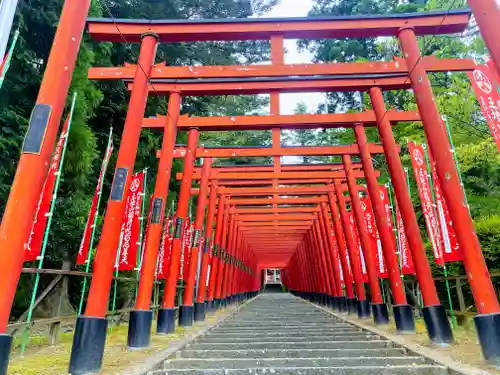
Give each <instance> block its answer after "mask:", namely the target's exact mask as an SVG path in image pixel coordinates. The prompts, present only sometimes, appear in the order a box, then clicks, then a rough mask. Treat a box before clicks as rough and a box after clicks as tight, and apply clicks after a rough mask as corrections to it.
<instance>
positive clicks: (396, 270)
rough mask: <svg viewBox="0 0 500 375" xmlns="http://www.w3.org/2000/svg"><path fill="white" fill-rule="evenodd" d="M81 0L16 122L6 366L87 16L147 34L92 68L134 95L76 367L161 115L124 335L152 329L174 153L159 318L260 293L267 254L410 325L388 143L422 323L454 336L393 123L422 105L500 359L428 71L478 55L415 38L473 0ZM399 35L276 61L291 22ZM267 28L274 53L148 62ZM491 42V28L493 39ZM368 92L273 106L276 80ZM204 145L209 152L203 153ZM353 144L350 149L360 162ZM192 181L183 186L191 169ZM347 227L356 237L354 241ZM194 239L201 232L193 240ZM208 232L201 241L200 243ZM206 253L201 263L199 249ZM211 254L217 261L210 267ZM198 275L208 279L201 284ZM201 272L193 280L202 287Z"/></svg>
mask: <svg viewBox="0 0 500 375" xmlns="http://www.w3.org/2000/svg"><path fill="white" fill-rule="evenodd" d="M88 6H89V1H84V0H78V1H73V0H67V1H66V3H65V6H64V8H63V12H62V16H61V20H60V25H59V27H58V31H57V33H56V36H55V42H54V46H53V49H52V52H51V57H50V59H49V62H48V65H47V70H46V72H45V76H44V80H43V82H42V86H41V89H40V94H39V97H38V101H37V105H36V107H35V109H34V111H33V116H32V119H31V122H30V127H29V130H28V133H27V135H26V140H25V145H24V149H23V153H22V155H21V158H20V161H19V166H18V170H17V174H16V177H15V180H14V183H13V185H12V190H11V193H10V196H9V200H8V203H7V207H6V210H5V214H4V217H3V220H2V225H1V228H0V249H1V252H0V275H2V276H1V283H0V370H2V371H0V375H4V374H5V373H6V369H7V363H8V359H9V356H10V351H11V344H12V337H11V336H9V335H7V334H5V332H6V326H7V323H8V321H9V314H10V308H11V306H12V301H13V297H14V294H15V291H16V287H17V282H18V279H19V275H20V272H21V267H22V262H23V244H24V242H25V238H26V237H27V235H28V234H29V231H30V225H31V223H32V221H33V220H32V219H33V216H34V212H35V207H36V204H37V200H38V197H39V196H40V191H41V189H42V185H43V182H44V179H45V176H46V173H47V168H48V164H49V160H50V157H51V154H52V151H53V148H54V143H55V139H56V135H57V131H58V128H59V123H60V120H61V117H62V111H63V107H64V102H65V99H66V96H67V93H68V87H69V84H70V81H71V75H72V71H73V68H74V65H75V61H76V56H77V52H78V49H79V44H80V41H81V35H82V33H83V30H84V27H85V25H86V27H87V28H88V33H89V35H90V37H92V38H93V39H95V40H96V41H100V42H106V41H112V42H126V43H140V54H139V58H138V61H137V62H136V63H137V65H127V66H125V67H113V68H109V67H107V68H104V67H94V68H91V69H90V71H89V79H93V80H118V79H119V80H124V81H125V82H126V83H127V84H128V88H129V90H130V93H131V94H130V101H129V107H128V113H127V117H126V120H125V126H124V130H123V135H122V139H121V144H120V149H119V151H118V158H117V162H116V166H115V173H114V179H113V184H112V189H111V194H110V198H109V200H108V203H107V209H106V214H105V217H104V224H103V228H102V235H101V238H100V240H99V247H98V252H97V254H96V262H95V267H94V272H93V277H92V281H91V286H90V291H89V296H88V301H87V305H86V308H85V311H84V314H83V315H81V316H80V317H79V318H78V321H77V325H76V329H75V335H74V341H73V349H72V352H71V359H70V368H69V371H70V373H72V374H85V373H94V372H98V371H99V370H100V368H101V366H102V356H103V351H104V344H105V341H106V332H107V329H106V324H107V321H106V319H105V314H106V311H107V306H108V299H109V294H110V288H111V281H112V276H113V267H114V263H115V258H116V249H117V247H118V243H119V241H120V225H121V221H120V219H121V218H122V217H123V214H124V210H125V203H124V195H125V192H126V191H127V190H128V188H129V185H130V182H131V177H132V173H133V170H134V162H135V158H136V152H137V147H138V142H139V136H140V132H141V129H142V128H143V127H145V128H156V129H158V130H160V131H163V143H162V147H161V150H160V151H159V152H158V158H159V165H158V174H157V176H156V181H155V188H154V194H153V197H152V205H151V206H152V209H151V213H150V216H149V222H148V230H147V233H146V242H145V243H146V245H145V249H144V257H143V261H142V268H141V270H140V272H141V276H140V282H139V287H138V294H137V298H136V302H135V309H134V310H133V311H132V312H131V313H130V321H129V336H128V346H129V347H131V348H141V347H147V346H148V345H149V343H150V338H151V334H152V331H153V328H152V322H153V312H152V310H151V307H150V306H151V298H152V287H153V282H154V277H155V268H156V264H157V257H158V249H159V244H160V240H161V234H162V230H163V225H164V221H165V219H164V217H165V211H166V207H165V206H166V201H167V195H168V191H169V181H170V177H171V176H170V172H171V167H172V161H173V158H182V159H183V163H184V167H183V168H184V170H183V172H182V173H181V174H180V175H178V176H177V178H178V179H180V180H181V188H180V194H179V198H178V202H177V212H176V219H175V226H174V238H173V246H172V250H171V251H172V252H171V255H170V263H169V269H168V273H167V277H166V284H165V289H164V290H165V292H164V296H163V299H162V302H161V308H160V310H159V312H158V316H157V319H156V321H157V326H156V328H155V330H156V332H157V333H163V334H169V333H172V332H173V331H174V330H175V327H176V325H177V316H178V321H179V324H180V325H183V326H189V325H191V324H192V323H193V321H194V320H204V319H205V316H206V314H209V313H212V312H214V311H215V310H217V309H219V308H221V307H223V306H224V305H226V304H232V303H237V302H242V301H245V300H248V299H251V298H253V297H255V296H256V295H257V294H258V293H259V291H260V288H261V282H262V280H261V274H262V270H263V269H267V268H278V269H281V280H282V282H283V285H284V286H285V287H286V288H287V290H288V291H290V292H291V293H292V294H294V295H296V296H298V297H301V298H304V299H307V300H310V301H312V302H313V303H315V304H321V305H323V306H325V307H327V308H329V309H332V310H333V311H334V312H335V313H337V314H343V313H348V314H357V316H359V317H360V318H363V319H374V321H375V323H377V324H380V325H383V324H387V323H388V321H389V316H391V319H392V317H393V318H394V321H395V323H396V327H397V331H398V332H399V333H405V332H413V331H415V320H414V312H413V309H412V307H411V306H410V305H409V304H408V301H407V297H406V294H405V290H404V286H403V281H402V278H401V270H400V263H399V259H398V255H397V253H396V250H395V249H396V244H395V240H394V235H393V228H392V227H391V224H390V223H389V220H388V217H387V212H386V207H385V205H386V203H385V201H384V199H383V198H384V197H383V196H381V194H380V186H379V182H378V177H379V175H380V173H379V171H378V170H376V169H375V167H374V165H373V163H372V156H373V155H375V154H381V155H384V156H385V158H386V161H387V165H388V168H389V173H390V178H391V181H392V184H393V186H394V195H395V201H396V202H397V205H398V207H399V210H400V215H401V218H402V222H403V223H404V231H405V234H406V237H407V241H408V248H409V253H410V254H411V257H412V260H413V263H414V267H415V275H416V279H417V281H418V284H419V287H420V289H421V292H422V298H423V304H424V307H423V316H424V320H425V325H426V328H427V332H428V335H429V339H430V340H431V341H433V342H435V343H441V344H446V343H450V342H452V341H453V333H452V330H451V328H450V323H449V321H448V318H447V315H446V310H445V308H444V306H443V305H442V303H441V301H440V300H439V298H438V294H437V291H436V287H435V285H434V281H433V278H432V274H431V269H430V265H429V261H428V259H427V256H426V252H425V248H424V245H423V239H422V235H421V231H420V228H419V225H418V223H417V220H416V215H415V211H414V207H413V204H412V201H411V197H410V195H409V193H408V187H407V181H406V175H405V172H404V169H403V166H402V163H401V159H400V155H399V153H400V145H398V144H396V142H395V139H394V136H393V133H392V127H393V126H398V123H399V122H407V121H420V122H421V123H422V127H423V129H424V131H425V136H426V139H427V143H428V145H429V150H430V151H431V152H432V156H433V158H434V161H435V166H436V172H437V177H438V181H439V183H440V185H441V188H442V193H443V195H444V198H445V200H446V203H447V205H448V209H449V215H450V218H451V220H452V222H453V227H454V229H455V232H456V237H457V241H458V244H459V246H460V250H461V252H462V256H463V263H464V266H465V269H466V271H467V276H468V281H469V283H470V285H471V289H472V292H473V296H474V300H475V304H476V307H477V311H478V313H479V314H478V315H477V316H476V318H475V323H476V328H477V333H478V336H479V341H480V344H481V346H482V349H483V354H484V356H485V358H486V359H487V360H490V361H492V362H494V363H497V362H498V360H499V359H500V331H499V329H498V328H497V327H499V326H500V308H499V304H498V301H497V298H496V295H495V291H494V289H493V286H492V282H491V280H490V276H489V273H488V270H487V268H486V265H485V262H484V258H483V255H482V251H481V247H480V244H479V242H478V240H477V238H476V236H475V232H474V226H473V222H472V219H471V217H470V214H469V211H468V209H467V206H466V205H465V204H464V202H465V196H464V192H463V190H462V187H461V184H460V179H459V175H458V173H457V169H456V165H455V162H454V159H453V156H452V154H451V152H450V146H449V141H448V137H447V134H446V131H445V129H444V127H443V125H442V120H441V117H440V114H439V112H438V109H437V106H436V103H435V100H434V97H433V93H432V90H431V86H430V83H429V80H428V77H427V74H428V73H433V72H446V71H465V72H467V71H472V70H473V69H474V67H475V63H474V62H473V61H472V60H469V59H441V60H440V59H436V58H433V57H423V56H421V53H420V50H419V47H418V44H417V37H419V36H423V35H433V34H448V33H459V32H462V31H463V30H464V29H465V28H466V27H467V25H468V23H469V19H470V16H471V11H469V10H458V11H448V12H435V13H413V14H397V15H381V16H370V17H363V18H357V17H337V18H328V17H326V18H303V19H245V20H238V19H231V20H224V19H218V20H185V21H184V20H158V21H138V20H109V19H88V20H87V18H86V14H87V11H88ZM470 6H471V7H472V8H473V11H474V13H475V15H476V20H477V22H478V24H479V26H480V29H481V32H482V33H483V37H484V39H485V41H486V44H487V46H488V47H489V49H490V52H491V55H492V59H493V62H494V64H495V65H496V67H497V70H499V71H500V69H498V68H500V45H499V44H498V35H499V33H498V30H496V29H495V19H496V20H497V22H498V19H500V10H498V8H496V6H495V2H494V1H493V0H483V1H477V0H474V1H472V0H471V1H470ZM336 37H342V38H344V37H353V38H354V37H355V38H362V37H394V38H397V40H398V41H399V44H400V47H401V50H402V52H403V56H399V57H397V56H395V57H394V60H392V61H387V62H359V63H333V64H307V65H300V64H298V65H286V64H284V47H283V40H284V39H286V38H293V39H297V38H312V39H318V38H336ZM256 39H260V40H270V41H271V57H272V62H271V64H270V65H259V66H245V67H241V66H225V67H210V66H191V67H169V66H168V65H167V64H163V63H161V64H155V54H156V48H157V45H158V43H161V42H193V41H219V40H220V41H232V40H256ZM495 43H496V44H495ZM410 89H411V90H413V94H414V97H415V101H416V104H417V108H418V111H409V112H399V111H395V110H392V109H390V108H389V104H390V103H388V104H387V105H386V103H384V97H383V92H384V91H389V90H410ZM337 91H356V92H367V93H368V94H369V97H370V100H371V107H372V108H373V109H372V110H368V109H367V110H365V111H364V112H361V113H335V114H315V115H312V114H304V115H280V108H279V94H280V93H286V92H299V93H300V92H337ZM153 94H154V95H165V96H168V98H169V104H168V113H166V114H165V113H159V114H158V116H157V117H154V118H151V117H145V107H146V102H147V98H148V96H149V95H153ZM253 94H270V95H271V102H270V107H271V108H270V114H269V115H267V116H237V117H188V116H180V108H181V102H182V99H183V98H184V97H187V96H207V95H253ZM336 127H342V128H350V129H352V132H353V133H354V134H355V139H356V143H355V144H351V145H332V146H311V147H283V146H282V145H281V142H280V130H281V129H317V128H336ZM366 127H376V128H377V130H378V134H379V136H380V142H381V143H380V144H370V143H368V141H367V137H366V134H365V128H366ZM230 130H272V135H273V138H272V140H273V143H272V146H271V147H262V148H245V147H241V148H231V147H219V148H210V147H202V146H200V145H198V136H199V132H203V131H230ZM184 131H186V132H188V142H187V145H177V146H176V142H175V140H176V135H177V134H178V132H184ZM292 155H293V156H338V157H339V159H341V163H330V164H326V163H323V164H301V165H281V163H280V157H283V156H292ZM262 156H265V157H272V158H274V159H273V160H274V163H273V164H270V165H234V166H224V167H222V166H221V167H216V166H213V167H212V161H213V160H214V159H217V158H229V157H231V158H235V157H262ZM200 159H203V163H202V166H201V167H195V162H196V161H197V160H200ZM353 159H354V160H353ZM194 181H196V182H199V188H197V189H193V182H194ZM193 195H196V199H197V211H196V214H195V224H194V228H195V235H194V239H193V241H192V243H191V247H192V252H191V259H190V262H189V270H188V277H187V280H186V285H185V289H184V294H183V297H182V298H183V299H182V304H181V306H180V307H179V311H177V309H176V308H175V297H176V287H177V280H178V275H179V266H180V261H181V247H182V238H183V230H184V222H185V220H186V219H187V216H188V201H189V199H190V197H191V196H193ZM367 207H368V209H369V210H372V214H373V217H374V221H373V223H374V225H375V226H376V230H377V231H378V234H379V238H380V247H381V254H382V256H383V259H384V261H385V265H386V268H387V278H388V280H389V285H390V289H391V295H392V298H393V304H392V306H391V309H392V311H391V312H389V311H388V310H389V309H388V305H387V304H386V303H385V302H384V299H383V298H382V292H381V288H380V283H379V272H378V269H377V267H378V264H377V261H380V260H377V258H380V255H377V254H378V249H377V248H376V245H374V242H373V241H372V238H371V235H370V233H369V231H368V229H369V228H367V226H366V225H365V216H364V215H365V213H364V211H365V210H366V209H367ZM356 236H358V241H359V244H360V245H361V246H359V245H358V243H357V242H356ZM201 237H203V246H200V240H201ZM200 247H201V248H200ZM198 263H199V264H200V268H199V270H197V265H198ZM208 269H210V272H208ZM205 285H207V287H206V288H205V287H204V286H205ZM200 286H201V287H200Z"/></svg>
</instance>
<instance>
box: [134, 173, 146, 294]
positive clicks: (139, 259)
mask: <svg viewBox="0 0 500 375" xmlns="http://www.w3.org/2000/svg"><path fill="white" fill-rule="evenodd" d="M147 182H148V168H144V184H143V187H142V204H141V216H140V218H139V220H140V229H139V249H137V268H136V279H137V283H136V284H135V298H137V292H138V290H139V281H140V279H141V268H142V258H143V255H144V254H143V253H142V252H143V251H144V249H143V242H142V241H143V238H144V220H145V219H146V218H145V217H144V213H145V212H146V207H145V206H146V200H147V196H148V189H147Z"/></svg>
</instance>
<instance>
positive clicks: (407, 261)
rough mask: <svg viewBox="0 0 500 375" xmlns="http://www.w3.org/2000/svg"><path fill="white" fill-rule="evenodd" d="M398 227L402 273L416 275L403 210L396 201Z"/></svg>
mask: <svg viewBox="0 0 500 375" xmlns="http://www.w3.org/2000/svg"><path fill="white" fill-rule="evenodd" d="M396 227H397V232H398V250H399V259H400V261H401V266H400V268H401V273H402V274H403V275H415V265H414V263H413V258H412V256H411V252H410V245H409V244H408V238H407V237H406V232H405V227H404V223H403V217H402V216H401V211H400V210H399V207H398V205H397V203H396Z"/></svg>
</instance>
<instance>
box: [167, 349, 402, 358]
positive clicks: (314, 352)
mask: <svg viewBox="0 0 500 375" xmlns="http://www.w3.org/2000/svg"><path fill="white" fill-rule="evenodd" d="M405 354H406V350H405V349H403V348H375V349H366V348H364V349H245V350H243V349H238V350H220V349H215V350H182V351H181V352H179V353H177V355H176V356H177V358H209V359H216V358H224V359H228V358H237V359H242V358H252V359H253V358H255V359H257V358H347V357H354V358H362V357H398V356H404V355H405Z"/></svg>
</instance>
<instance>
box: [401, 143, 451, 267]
mask: <svg viewBox="0 0 500 375" xmlns="http://www.w3.org/2000/svg"><path fill="white" fill-rule="evenodd" d="M408 148H409V150H410V156H411V163H412V166H413V172H414V174H415V180H416V181H417V187H418V194H419V196H420V203H421V205H422V213H423V215H424V218H425V225H426V227H427V233H428V235H429V240H430V241H431V244H432V251H433V253H434V261H435V262H436V264H438V265H440V266H443V265H444V259H443V241H442V238H441V231H440V230H439V221H438V218H437V215H436V212H435V210H434V202H433V200H432V191H431V185H430V181H429V175H428V173H427V165H426V162H425V153H424V149H423V147H422V146H421V145H420V146H417V145H415V144H414V143H413V142H408Z"/></svg>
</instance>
